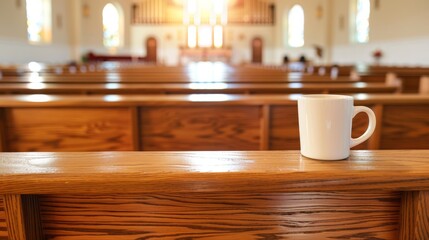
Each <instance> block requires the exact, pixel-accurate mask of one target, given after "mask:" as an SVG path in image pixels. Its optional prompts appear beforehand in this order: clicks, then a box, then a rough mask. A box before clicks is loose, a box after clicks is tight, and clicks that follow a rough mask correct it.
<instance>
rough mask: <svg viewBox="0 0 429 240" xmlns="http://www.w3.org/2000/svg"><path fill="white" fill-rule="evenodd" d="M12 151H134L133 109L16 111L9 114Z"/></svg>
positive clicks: (27, 109) (29, 109)
mask: <svg viewBox="0 0 429 240" xmlns="http://www.w3.org/2000/svg"><path fill="white" fill-rule="evenodd" d="M7 132H8V138H7V144H8V147H7V150H9V151H103V150H104V151H107V150H133V142H132V139H133V135H132V113H131V110H130V109H129V108H16V109H10V110H9V111H8V112H7Z"/></svg>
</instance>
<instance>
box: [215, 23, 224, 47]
mask: <svg viewBox="0 0 429 240" xmlns="http://www.w3.org/2000/svg"><path fill="white" fill-rule="evenodd" d="M222 45H223V29H222V26H219V25H218V26H215V27H214V46H215V47H216V48H221V47H222Z"/></svg>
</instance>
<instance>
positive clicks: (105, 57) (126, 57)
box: [84, 52, 156, 62]
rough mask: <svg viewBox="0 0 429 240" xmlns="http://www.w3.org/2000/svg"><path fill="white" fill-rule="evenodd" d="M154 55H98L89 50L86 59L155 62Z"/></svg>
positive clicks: (88, 60)
mask: <svg viewBox="0 0 429 240" xmlns="http://www.w3.org/2000/svg"><path fill="white" fill-rule="evenodd" d="M152 58H153V57H151V58H149V57H133V56H131V55H97V54H95V53H93V52H89V53H88V54H87V55H86V57H84V60H86V61H87V62H154V61H156V58H155V60H153V59H152Z"/></svg>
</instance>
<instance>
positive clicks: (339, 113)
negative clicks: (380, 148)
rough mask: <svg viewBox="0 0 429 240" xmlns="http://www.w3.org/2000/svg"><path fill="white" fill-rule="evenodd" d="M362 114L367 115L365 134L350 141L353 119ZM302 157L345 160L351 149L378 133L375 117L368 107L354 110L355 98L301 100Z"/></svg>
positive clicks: (317, 96) (319, 96) (326, 96)
mask: <svg viewBox="0 0 429 240" xmlns="http://www.w3.org/2000/svg"><path fill="white" fill-rule="evenodd" d="M359 112H364V113H366V114H367V115H368V118H369V125H368V129H367V130H366V131H365V133H364V134H363V135H362V136H360V137H358V138H356V139H354V138H351V131H352V119H353V118H354V116H356V114H358V113H359ZM298 116H299V137H300V143H301V154H302V155H303V156H305V157H309V158H313V159H320V160H340V159H346V158H347V157H349V155H350V148H352V147H354V146H356V145H358V144H360V143H362V142H364V141H365V140H367V139H368V138H369V137H370V136H371V135H372V133H373V132H374V130H375V124H376V120H375V114H374V112H373V111H372V110H371V109H369V108H367V107H362V106H359V107H354V106H353V97H351V96H343V95H329V94H313V95H303V96H302V97H300V98H299V99H298Z"/></svg>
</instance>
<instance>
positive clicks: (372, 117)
mask: <svg viewBox="0 0 429 240" xmlns="http://www.w3.org/2000/svg"><path fill="white" fill-rule="evenodd" d="M360 112H364V113H366V114H367V115H368V119H369V124H368V128H367V129H366V131H365V133H364V134H362V136H360V137H358V138H352V139H351V141H350V147H351V148H352V147H354V146H356V145H358V144H361V143H362V142H364V141H366V140H367V139H368V138H369V137H371V135H372V134H373V133H374V130H375V125H376V120H375V114H374V112H373V111H372V110H371V109H370V108H368V107H363V106H357V107H354V113H353V118H354V117H355V116H356V115H357V114H358V113H360Z"/></svg>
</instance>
